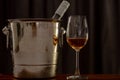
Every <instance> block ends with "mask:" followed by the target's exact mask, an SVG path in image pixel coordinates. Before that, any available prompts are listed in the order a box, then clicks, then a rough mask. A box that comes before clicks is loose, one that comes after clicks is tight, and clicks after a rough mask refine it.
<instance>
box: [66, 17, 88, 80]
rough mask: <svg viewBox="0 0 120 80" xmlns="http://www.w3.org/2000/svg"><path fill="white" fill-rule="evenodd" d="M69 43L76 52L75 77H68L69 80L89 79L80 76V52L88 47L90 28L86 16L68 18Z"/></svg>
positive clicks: (67, 32) (67, 35)
mask: <svg viewBox="0 0 120 80" xmlns="http://www.w3.org/2000/svg"><path fill="white" fill-rule="evenodd" d="M66 40H67V43H68V44H69V45H70V46H71V47H72V48H73V49H74V50H75V51H76V67H75V73H74V75H71V76H67V79H68V80H81V79H87V78H88V77H87V76H81V75H80V69H79V52H80V50H81V49H82V48H83V47H84V46H85V45H86V43H87V40H88V26H87V19H86V16H81V15H72V16H69V18H68V24H67V31H66Z"/></svg>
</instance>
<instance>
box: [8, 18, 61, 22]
mask: <svg viewBox="0 0 120 80" xmlns="http://www.w3.org/2000/svg"><path fill="white" fill-rule="evenodd" d="M41 21H43V22H60V20H58V19H52V18H16V19H8V22H41Z"/></svg>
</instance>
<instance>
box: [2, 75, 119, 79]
mask: <svg viewBox="0 0 120 80" xmlns="http://www.w3.org/2000/svg"><path fill="white" fill-rule="evenodd" d="M84 75H85V74H84ZM67 76H68V74H59V75H57V76H56V77H54V78H44V79H43V78H41V79H17V78H14V77H13V76H12V75H3V74H0V80H66V77H67ZM85 76H88V80H120V74H86V75H85Z"/></svg>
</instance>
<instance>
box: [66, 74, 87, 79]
mask: <svg viewBox="0 0 120 80" xmlns="http://www.w3.org/2000/svg"><path fill="white" fill-rule="evenodd" d="M67 80H88V77H87V76H81V75H71V76H67Z"/></svg>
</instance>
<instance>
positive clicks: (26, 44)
mask: <svg viewBox="0 0 120 80" xmlns="http://www.w3.org/2000/svg"><path fill="white" fill-rule="evenodd" d="M8 21H9V24H8V26H7V27H5V28H4V29H3V32H4V33H5V34H7V46H8V47H9V48H10V49H11V53H12V57H13V63H14V68H13V74H14V77H16V78H49V77H55V76H56V67H57V57H58V43H59V36H60V35H61V34H60V33H61V31H60V30H61V28H60V26H59V24H60V22H59V21H58V20H54V19H30V18H29V19H10V20H8Z"/></svg>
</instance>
